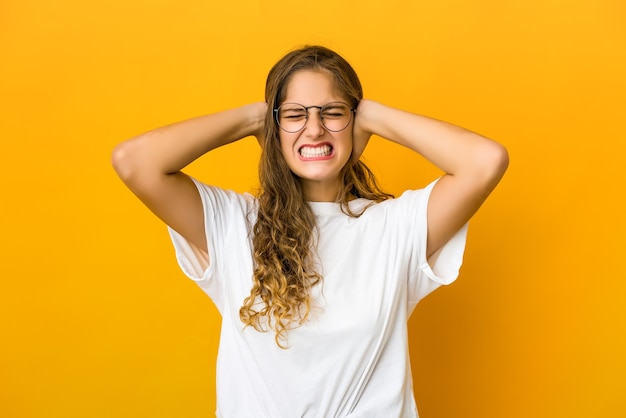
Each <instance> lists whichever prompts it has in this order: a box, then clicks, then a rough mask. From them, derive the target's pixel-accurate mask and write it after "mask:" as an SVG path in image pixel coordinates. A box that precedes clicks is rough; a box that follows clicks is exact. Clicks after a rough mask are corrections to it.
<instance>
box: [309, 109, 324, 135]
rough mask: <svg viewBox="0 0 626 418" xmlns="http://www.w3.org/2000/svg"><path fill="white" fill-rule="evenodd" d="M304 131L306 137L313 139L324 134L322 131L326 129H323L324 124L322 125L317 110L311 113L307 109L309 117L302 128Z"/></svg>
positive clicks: (320, 116)
mask: <svg viewBox="0 0 626 418" xmlns="http://www.w3.org/2000/svg"><path fill="white" fill-rule="evenodd" d="M304 129H305V130H306V133H307V135H309V136H311V137H313V138H316V137H318V136H322V135H323V134H324V131H325V130H326V129H325V128H324V124H323V123H322V114H321V113H320V111H319V109H315V110H314V111H311V109H309V117H308V118H307V120H306V126H305V127H304Z"/></svg>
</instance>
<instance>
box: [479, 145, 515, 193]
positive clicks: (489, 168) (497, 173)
mask: <svg viewBox="0 0 626 418" xmlns="http://www.w3.org/2000/svg"><path fill="white" fill-rule="evenodd" d="M486 145H487V146H485V147H484V149H482V150H481V152H480V156H479V158H478V161H479V164H478V165H479V167H480V169H479V170H480V172H481V177H483V180H484V181H485V182H486V183H488V184H489V185H491V186H492V187H495V185H496V184H498V182H499V181H500V179H501V178H502V176H504V173H505V172H506V170H507V168H508V167H509V153H508V151H507V149H506V148H505V147H504V146H503V145H502V144H499V143H497V142H494V141H489V143H488V144H486Z"/></svg>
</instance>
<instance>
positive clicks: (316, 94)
mask: <svg viewBox="0 0 626 418" xmlns="http://www.w3.org/2000/svg"><path fill="white" fill-rule="evenodd" d="M333 102H346V103H347V100H346V99H345V98H344V97H342V96H340V95H339V94H338V93H337V91H336V89H335V87H334V85H333V78H332V75H331V74H330V73H328V72H326V71H313V70H300V71H298V72H296V73H294V74H292V75H291V79H290V80H289V82H288V84H287V88H286V95H285V100H284V101H283V102H282V103H280V105H282V104H284V103H297V104H300V105H303V106H304V107H309V106H325V105H327V104H329V103H333ZM308 114H309V116H308V120H306V124H305V126H304V128H303V129H302V130H300V131H298V132H294V133H289V132H286V131H284V130H283V129H280V128H279V135H280V146H281V151H282V154H283V156H284V158H285V161H286V162H287V165H288V166H289V168H290V169H291V171H292V172H293V173H294V174H296V175H297V176H298V177H299V178H300V181H301V183H302V186H303V189H304V193H305V197H306V199H307V200H308V201H318V202H320V201H321V202H324V201H335V199H336V198H337V193H338V190H339V186H340V181H341V178H340V176H339V174H340V172H341V169H342V168H343V167H344V165H345V164H346V163H347V162H348V160H350V155H351V154H352V126H353V123H354V118H353V117H352V116H350V122H349V124H348V126H347V127H346V128H345V129H343V130H342V131H340V132H332V131H329V130H328V129H326V128H325V127H324V125H323V124H322V119H321V117H320V110H319V109H318V108H315V107H311V108H309V109H308ZM327 124H328V125H330V122H327Z"/></svg>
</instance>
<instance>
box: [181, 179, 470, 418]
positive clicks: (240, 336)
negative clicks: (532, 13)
mask: <svg viewBox="0 0 626 418" xmlns="http://www.w3.org/2000/svg"><path fill="white" fill-rule="evenodd" d="M196 185H197V187H198V190H199V192H200V195H201V197H202V202H203V205H204V211H205V226H206V235H207V237H208V249H209V257H210V260H211V264H210V266H209V268H208V269H207V270H206V271H203V270H202V268H201V267H200V264H199V262H198V260H197V259H196V257H195V256H194V253H193V251H192V250H191V248H190V246H189V244H188V243H187V242H186V241H185V239H184V238H182V237H181V236H180V235H179V234H178V233H176V232H175V231H173V230H171V229H170V235H171V238H172V241H173V243H174V246H175V249H176V255H177V260H178V263H179V264H180V266H181V268H182V270H183V271H184V273H185V274H186V275H187V276H189V277H190V278H191V279H193V280H195V281H196V282H197V284H198V285H199V286H200V288H202V290H204V291H205V292H206V293H207V294H208V295H209V296H210V297H211V299H212V300H213V302H214V303H215V305H216V306H217V308H218V310H219V311H220V313H221V315H222V330H221V337H220V347H219V354H218V359H217V412H216V414H217V416H218V417H220V418H239V417H241V418H257V417H258V418H283V417H284V418H303V417H306V418H331V417H352V418H357V417H358V418H366V417H367V418H370V417H371V418H381V417H382V418H388V417H389V418H395V417H402V418H405V417H406V418H409V417H417V416H418V414H417V409H416V406H415V400H414V397H413V387H412V377H411V368H410V361H409V353H408V336H407V320H408V318H409V316H410V314H411V312H412V311H413V309H414V307H415V305H416V304H417V303H418V302H419V301H420V299H422V298H423V297H424V296H426V295H427V294H429V293H430V292H432V291H433V290H435V289H436V288H437V287H439V286H440V285H442V284H448V283H451V282H452V281H454V279H456V277H457V275H458V271H459V268H460V266H461V263H462V258H463V251H464V248H465V239H466V233H467V225H466V226H464V227H463V228H462V229H461V230H460V231H459V232H458V233H457V234H456V235H455V236H454V237H453V238H452V239H451V240H450V241H449V242H448V243H447V244H446V245H445V246H444V247H443V248H442V249H440V250H439V251H438V253H437V254H436V255H435V256H434V257H431V260H430V261H431V264H432V265H429V264H428V263H427V262H426V232H427V227H426V212H427V210H426V208H427V203H428V197H429V195H430V191H431V190H432V187H433V185H434V183H432V184H430V185H429V186H428V187H426V188H425V189H422V190H413V191H407V192H405V193H404V194H402V196H400V197H399V198H397V199H391V200H387V201H384V202H381V203H378V204H374V205H372V206H371V207H369V208H368V209H367V210H366V211H365V213H364V214H363V215H362V216H361V217H359V218H352V217H349V216H347V215H345V214H343V213H342V212H341V210H340V206H339V204H337V203H327V202H323V203H320V202H312V203H310V205H311V207H312V209H313V212H314V213H315V215H316V217H317V225H318V227H319V235H320V238H319V250H318V253H319V258H320V259H321V267H320V273H321V274H322V276H323V281H322V282H321V283H320V284H318V285H317V286H316V287H315V288H314V290H313V294H312V305H313V306H314V309H313V310H312V312H311V314H310V316H309V319H308V321H307V322H306V323H305V324H304V325H302V326H300V327H299V328H296V329H293V330H290V331H289V333H288V341H287V344H288V348H287V349H281V348H279V347H278V346H277V345H276V343H275V340H274V336H275V334H274V332H273V331H269V332H258V331H256V330H255V329H254V328H252V327H247V328H245V329H244V325H243V323H242V322H241V321H240V319H239V309H240V308H241V306H242V304H243V300H244V299H245V298H246V297H247V296H248V295H249V294H250V288H251V283H252V282H251V278H252V272H253V260H252V251H253V247H252V233H251V227H252V225H254V222H255V221H256V199H255V198H254V197H253V196H252V195H249V194H237V193H235V192H232V191H226V190H222V189H219V188H216V187H211V186H207V185H205V184H203V183H200V182H198V181H196ZM369 203H371V202H370V201H368V200H365V199H356V200H353V201H351V202H350V207H351V209H352V210H353V211H355V212H358V211H360V209H361V208H363V207H364V206H366V205H367V204H369Z"/></svg>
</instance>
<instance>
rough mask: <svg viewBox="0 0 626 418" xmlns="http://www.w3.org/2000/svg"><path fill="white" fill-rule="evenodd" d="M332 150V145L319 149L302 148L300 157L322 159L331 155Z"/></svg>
mask: <svg viewBox="0 0 626 418" xmlns="http://www.w3.org/2000/svg"><path fill="white" fill-rule="evenodd" d="M331 150H332V148H331V146H330V145H322V146H319V147H302V148H300V155H302V156H303V157H306V158H309V157H322V156H327V155H330V151H331Z"/></svg>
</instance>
